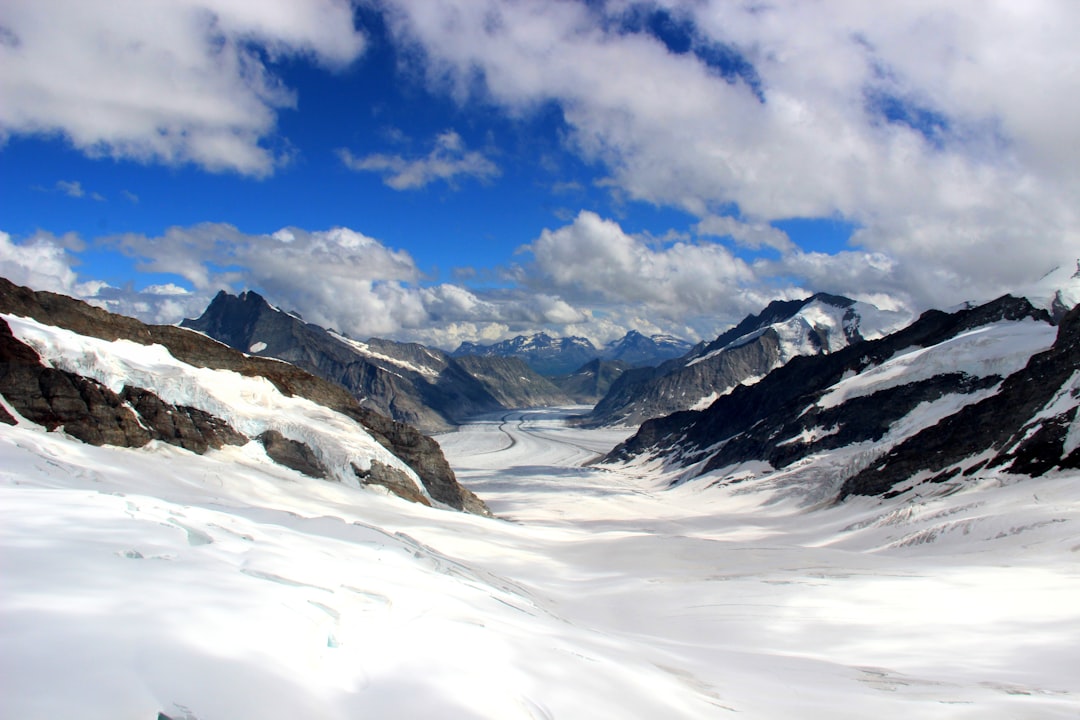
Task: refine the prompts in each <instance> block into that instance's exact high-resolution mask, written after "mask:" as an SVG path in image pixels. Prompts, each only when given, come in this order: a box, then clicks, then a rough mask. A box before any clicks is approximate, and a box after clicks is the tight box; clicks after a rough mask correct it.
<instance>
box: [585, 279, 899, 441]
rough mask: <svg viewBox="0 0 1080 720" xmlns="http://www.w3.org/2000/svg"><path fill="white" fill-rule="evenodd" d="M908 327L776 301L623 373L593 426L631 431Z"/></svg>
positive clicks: (859, 311)
mask: <svg viewBox="0 0 1080 720" xmlns="http://www.w3.org/2000/svg"><path fill="white" fill-rule="evenodd" d="M908 321H910V316H909V315H908V314H906V313H904V312H900V311H885V310H881V309H879V308H876V307H874V306H872V305H869V304H868V303H863V302H856V301H854V300H851V299H849V298H843V297H838V296H835V295H826V294H818V295H814V296H812V297H809V298H806V299H805V300H795V301H777V302H773V303H771V304H770V305H769V306H768V307H767V308H765V310H763V311H762V312H761V313H760V314H759V315H752V316H749V317H747V318H746V319H744V320H743V321H742V322H741V323H739V324H738V325H737V326H736V327H734V328H732V329H731V330H729V331H728V332H725V333H724V334H722V335H721V336H719V337H718V338H716V339H715V340H713V341H712V342H709V343H702V344H700V345H698V346H696V347H695V348H693V349H692V350H691V351H690V352H688V353H687V354H685V355H684V356H682V357H680V358H678V359H675V360H669V361H668V362H665V363H664V364H662V365H660V366H659V367H658V368H655V369H643V370H637V371H635V372H631V373H626V374H625V375H624V376H623V377H622V378H620V380H619V381H618V382H616V383H615V384H614V385H612V387H611V389H610V390H609V392H608V394H607V395H606V396H605V397H604V398H603V399H601V400H600V402H598V403H597V405H596V407H595V408H594V409H593V410H592V412H591V413H590V414H589V416H588V418H587V420H586V422H587V423H588V424H589V425H592V426H611V425H626V426H636V425H640V424H641V423H642V422H644V421H646V420H649V419H651V418H656V417H662V416H664V415H669V414H671V413H674V412H678V411H680V410H695V409H697V410H700V409H704V408H706V407H708V406H709V405H710V404H712V403H713V402H714V401H715V400H716V399H717V398H719V397H722V396H724V395H726V394H728V393H730V392H731V391H732V390H734V389H735V388H736V387H739V386H743V385H751V384H753V383H755V382H757V381H758V380H760V379H761V378H763V377H765V375H767V374H768V373H769V372H771V371H772V370H774V369H776V368H778V367H781V366H782V365H785V364H786V363H788V362H789V361H790V360H791V359H792V358H795V357H801V356H807V355H818V354H824V353H830V352H836V351H837V350H840V349H842V348H845V347H847V346H848V345H850V344H851V343H852V342H857V341H859V340H863V339H875V338H879V337H881V336H883V335H886V334H888V333H889V332H892V331H894V330H897V329H899V328H900V327H902V326H903V325H905V324H906V323H907V322H908Z"/></svg>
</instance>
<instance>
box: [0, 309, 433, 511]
mask: <svg viewBox="0 0 1080 720" xmlns="http://www.w3.org/2000/svg"><path fill="white" fill-rule="evenodd" d="M0 319H3V320H4V321H6V322H7V324H8V326H9V327H10V328H11V331H12V334H13V335H14V336H15V337H16V338H17V339H19V340H20V341H22V342H23V343H25V344H27V345H29V346H30V347H31V348H33V349H34V350H35V351H36V352H37V354H38V355H39V356H40V357H41V359H42V360H44V361H45V362H46V363H48V365H49V366H51V367H53V368H56V369H59V370H63V371H65V372H68V373H71V374H73V375H78V376H82V377H86V378H90V379H92V380H95V381H97V382H98V383H100V384H101V385H103V386H105V387H107V388H109V389H110V390H112V391H113V392H114V393H117V394H119V393H121V392H122V391H123V389H124V388H125V387H137V388H142V389H144V390H149V391H150V392H152V393H154V394H155V395H157V396H158V397H159V398H161V399H162V400H163V401H165V402H166V403H169V404H172V405H176V406H182V407H191V408H196V409H198V410H202V411H203V412H205V413H208V414H210V415H212V416H214V417H216V418H219V419H221V420H224V421H225V422H226V423H228V424H229V426H230V427H232V428H233V429H235V430H236V431H238V432H239V433H241V434H243V435H246V436H248V437H251V438H256V437H258V436H260V435H262V434H264V433H266V432H267V431H276V432H278V433H280V434H281V435H282V436H284V437H286V438H288V439H290V440H293V441H296V442H299V443H303V444H304V445H306V446H307V447H309V448H311V449H312V451H313V452H314V453H315V456H316V458H317V459H318V461H319V463H320V465H322V467H323V468H325V470H326V471H327V472H328V473H329V475H330V477H331V478H333V479H334V480H337V481H338V482H342V483H346V484H351V485H354V486H359V481H358V479H357V474H356V471H355V469H354V468H358V469H359V470H360V471H361V472H368V471H370V470H371V465H372V462H379V463H382V464H384V465H387V466H390V467H393V468H395V469H397V470H399V471H400V472H402V473H404V474H406V475H408V476H409V478H410V479H411V480H412V481H413V482H414V485H415V488H416V491H417V492H420V493H421V494H424V495H425V496H427V493H426V491H425V489H424V486H423V483H421V482H420V480H419V478H418V477H417V476H416V473H415V472H413V470H412V469H411V468H409V467H408V466H407V465H406V464H405V463H404V462H402V461H401V460H400V459H399V458H398V457H397V456H395V455H393V454H392V453H391V452H390V451H389V450H387V449H386V448H384V447H383V446H382V445H380V444H379V443H378V442H377V441H376V440H375V439H374V438H373V437H372V436H371V435H370V434H369V433H368V432H367V431H366V430H365V429H364V427H363V426H362V425H360V424H359V423H357V422H356V421H355V420H353V419H352V418H349V417H346V416H345V415H343V414H341V413H339V412H337V411H334V410H331V409H330V408H327V407H325V406H323V405H319V404H318V403H315V402H312V401H311V400H308V399H306V398H302V397H288V396H286V395H283V394H282V393H281V391H280V390H279V389H278V388H277V387H275V386H274V384H273V383H271V382H270V381H269V380H267V379H266V378H263V377H245V376H243V375H241V374H240V373H237V372H235V371H232V370H213V369H209V368H198V367H194V366H191V365H188V364H187V363H183V362H180V361H179V360H177V359H176V358H174V357H173V356H172V355H170V354H169V351H168V350H167V349H166V348H165V347H163V346H161V345H142V344H139V343H135V342H132V341H130V340H114V341H111V342H109V341H105V340H100V339H98V338H92V337H86V336H83V335H78V334H76V333H73V332H71V331H69V330H64V329H63V328H57V327H53V326H50V325H43V324H41V323H39V322H36V321H34V320H30V319H28V318H20V317H15V316H11V315H3V314H0ZM428 497H430V496H428Z"/></svg>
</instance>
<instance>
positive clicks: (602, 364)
mask: <svg viewBox="0 0 1080 720" xmlns="http://www.w3.org/2000/svg"><path fill="white" fill-rule="evenodd" d="M630 368H631V366H630V365H629V364H628V363H625V362H623V361H621V360H601V359H600V358H597V359H595V360H590V361H589V362H587V363H585V364H584V365H582V366H581V367H579V368H578V369H577V370H576V371H574V372H572V373H570V374H569V375H559V376H557V377H553V378H551V382H552V383H554V384H555V385H556V386H557V387H558V388H559V389H560V390H562V392H563V393H564V394H566V395H567V396H569V398H570V399H571V400H572V401H573V402H574V403H575V404H578V405H594V404H596V402H597V401H598V400H599V399H600V398H602V397H604V395H606V394H607V392H608V390H610V389H611V385H612V384H613V383H614V382H615V381H616V380H618V379H619V376H620V375H622V374H623V373H625V372H626V371H627V370H630Z"/></svg>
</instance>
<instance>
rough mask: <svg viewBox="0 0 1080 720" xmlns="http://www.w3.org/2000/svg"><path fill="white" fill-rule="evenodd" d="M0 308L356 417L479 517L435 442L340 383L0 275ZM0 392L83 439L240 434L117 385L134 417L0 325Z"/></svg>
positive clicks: (30, 414)
mask: <svg viewBox="0 0 1080 720" xmlns="http://www.w3.org/2000/svg"><path fill="white" fill-rule="evenodd" d="M0 312H2V313H8V314H11V315H18V316H22V317H29V318H32V319H34V320H37V321H38V322H41V323H43V324H47V325H54V326H59V327H64V328H67V329H69V330H71V331H73V332H75V333H78V334H80V335H86V336H89V337H96V338H100V339H102V340H108V341H113V340H120V339H125V340H130V341H132V342H136V343H140V344H144V345H150V344H160V345H162V346H164V347H165V348H166V349H167V350H168V351H169V353H170V354H172V355H173V357H175V358H176V359H178V360H180V361H182V362H185V363H188V364H190V365H193V366H195V367H204V368H211V369H216V370H232V371H234V372H237V373H240V374H242V375H246V376H250V377H264V378H266V379H267V380H269V381H270V382H271V383H273V384H274V386H275V387H277V388H278V390H279V391H281V392H282V393H283V394H285V395H287V396H299V397H303V398H306V399H308V400H311V401H312V402H315V403H318V404H320V405H324V406H326V407H328V408H330V409H332V410H335V411H337V412H340V413H342V414H344V415H346V416H348V417H351V418H352V419H353V420H355V421H356V422H358V423H359V424H360V425H361V426H363V427H364V429H365V430H367V432H368V433H370V434H371V436H372V437H373V438H375V440H376V441H377V442H379V443H380V444H381V445H383V447H385V448H386V449H388V450H389V451H390V452H391V453H393V454H394V455H396V456H397V457H399V458H401V460H403V461H404V462H405V464H406V465H408V466H409V467H410V468H411V469H412V470H413V471H414V472H416V474H417V475H418V476H419V478H420V480H421V481H422V482H423V483H424V487H425V488H426V489H427V490H428V493H429V494H430V495H431V497H432V498H434V499H436V500H438V501H439V502H441V503H444V504H445V505H448V506H450V507H453V508H456V509H459V510H466V511H469V512H476V513H480V514H488V511H487V508H486V507H485V506H484V504H483V502H482V501H481V500H479V499H478V498H477V497H476V496H475V495H474V494H473V493H471V492H469V491H468V490H467V489H465V488H463V487H462V486H461V485H460V484H459V483H458V482H457V478H456V477H455V475H454V472H453V470H452V469H451V468H450V465H449V464H448V463H447V462H446V458H445V457H444V456H443V454H442V450H441V449H440V448H439V446H438V443H436V442H435V441H434V440H432V439H431V438H429V437H427V436H425V435H422V434H421V433H420V432H419V431H417V430H416V429H415V428H412V427H410V426H408V425H404V424H402V423H398V422H396V421H394V420H391V419H390V418H387V417H385V416H383V415H380V414H379V413H377V412H375V411H373V410H371V409H369V408H365V407H362V406H361V405H360V404H359V403H358V402H357V400H356V399H355V398H354V397H353V396H352V395H351V394H350V393H349V392H347V391H346V390H345V389H344V388H342V387H340V386H339V385H336V384H334V383H331V382H328V381H326V380H324V379H322V378H319V377H316V376H314V375H312V374H311V373H309V372H306V371H304V370H302V369H300V368H298V367H296V366H294V365H290V364H288V363H284V362H280V361H278V360H273V359H269V358H261V357H254V356H250V355H245V354H244V353H241V352H238V351H236V350H234V349H232V348H230V347H228V346H227V345H224V344H222V343H220V342H218V341H216V340H213V339H211V338H208V337H206V336H204V335H202V334H199V333H197V332H193V331H191V330H186V329H183V328H179V327H174V326H169V325H146V324H144V323H142V322H139V321H138V320H135V319H133V318H128V317H124V316H121V315H114V314H112V313H109V312H106V311H105V310H102V309H100V308H96V307H92V306H90V305H88V304H86V303H84V302H81V301H78V300H74V299H72V298H69V297H66V296H63V295H57V294H55V293H48V292H35V291H33V290H30V289H29V288H25V287H19V286H16V285H14V284H13V283H11V282H10V281H8V280H6V279H3V278H0ZM42 378H44V379H42ZM43 384H44V387H45V389H42V386H43ZM0 392H2V393H3V395H4V397H5V398H6V399H7V401H8V402H9V403H10V404H11V406H12V407H13V408H14V409H15V411H16V412H18V413H19V414H20V415H23V417H25V418H26V419H27V420H30V421H33V422H39V424H43V425H45V426H46V427H49V428H50V429H54V428H57V427H60V426H63V427H64V429H65V430H66V431H67V432H69V433H71V434H72V435H76V433H81V434H82V436H83V437H80V439H84V440H86V441H87V442H95V441H97V440H98V439H99V438H100V439H101V442H107V443H109V444H118V445H131V444H136V443H138V444H145V443H146V442H148V441H149V440H150V439H152V438H153V439H161V440H164V441H166V442H173V443H174V444H177V445H181V446H190V447H189V449H192V450H195V451H198V449H197V448H198V447H199V446H200V445H201V444H202V443H205V444H206V446H208V447H220V445H218V444H216V443H219V442H226V443H227V442H232V441H237V438H238V437H240V436H238V435H233V433H234V432H235V431H232V430H231V429H227V428H225V427H222V426H221V424H220V421H215V420H212V419H209V418H205V417H201V416H200V415H199V413H198V411H193V409H191V408H179V407H173V406H167V404H164V403H162V405H166V407H164V408H163V407H162V406H161V405H158V403H161V401H160V398H148V397H147V395H146V394H141V393H140V392H139V391H138V389H130V390H125V392H128V393H129V400H134V401H136V402H139V403H142V406H143V407H144V408H147V417H146V418H142V417H141V416H140V417H136V411H135V410H134V404H133V403H132V402H129V400H125V399H124V398H123V397H121V395H122V394H123V393H121V395H117V394H116V393H113V392H112V391H110V390H109V389H108V388H105V387H103V386H101V385H99V384H97V383H95V382H94V381H92V380H87V379H86V378H80V377H78V376H69V375H68V374H65V373H63V372H61V371H58V370H55V369H53V368H46V367H44V366H43V365H42V364H41V361H40V359H39V358H38V356H37V353H36V352H34V351H33V349H32V348H30V347H28V346H26V345H25V344H23V343H21V342H19V341H18V340H17V339H16V338H14V337H13V336H12V335H11V332H10V328H9V327H7V325H6V323H5V324H4V326H3V330H2V331H0ZM155 400H156V402H155ZM24 410H25V413H24ZM61 413H65V414H61ZM35 418H39V419H35ZM189 421H190V426H191V427H194V428H196V429H198V428H199V427H200V426H201V427H202V428H204V429H203V430H202V431H200V432H201V433H202V437H201V439H196V438H193V437H185V432H186V429H187V428H188V427H189ZM73 430H74V432H73ZM155 433H156V434H155ZM76 437H79V435H76ZM144 438H145V439H144ZM230 438H231V440H230ZM113 440H115V441H116V442H112V441H113ZM244 441H246V439H245V440H244ZM185 443H186V444H187V445H185Z"/></svg>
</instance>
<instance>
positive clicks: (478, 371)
mask: <svg viewBox="0 0 1080 720" xmlns="http://www.w3.org/2000/svg"><path fill="white" fill-rule="evenodd" d="M454 361H455V363H456V364H458V365H459V366H460V367H462V368H463V369H464V370H465V372H467V373H469V375H471V376H472V377H474V378H476V380H477V382H479V383H480V384H481V385H483V386H484V389H485V390H487V391H488V392H489V393H490V394H491V396H492V397H494V398H495V399H496V400H497V401H498V402H499V405H501V406H502V407H503V408H506V409H513V408H529V407H548V406H552V405H566V404H568V403H569V402H570V398H569V397H568V396H567V395H566V393H564V392H563V391H562V390H560V389H559V388H558V386H556V385H555V384H554V383H553V382H552V381H551V380H549V379H548V378H545V377H543V376H541V375H540V374H538V373H536V372H535V371H534V370H533V369H532V368H530V367H529V366H528V365H526V364H525V362H524V361H523V360H521V359H519V358H507V357H478V356H476V355H465V356H463V357H459V358H454Z"/></svg>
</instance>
